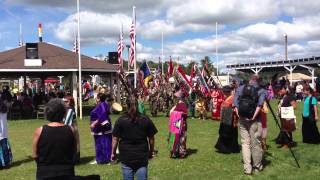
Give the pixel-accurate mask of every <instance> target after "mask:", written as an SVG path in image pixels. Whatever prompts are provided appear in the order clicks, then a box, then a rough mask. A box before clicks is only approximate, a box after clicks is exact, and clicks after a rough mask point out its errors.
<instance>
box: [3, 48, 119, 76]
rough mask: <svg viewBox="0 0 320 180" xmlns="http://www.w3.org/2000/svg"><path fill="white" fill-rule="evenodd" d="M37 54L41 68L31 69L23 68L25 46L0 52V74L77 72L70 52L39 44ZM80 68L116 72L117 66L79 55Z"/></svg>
mask: <svg viewBox="0 0 320 180" xmlns="http://www.w3.org/2000/svg"><path fill="white" fill-rule="evenodd" d="M38 53H39V59H42V66H34V67H31V66H24V60H25V58H26V47H25V46H22V47H18V48H15V49H12V50H8V51H4V52H0V72H1V71H2V72H22V71H23V72H38V71H52V72H56V71H78V55H77V54H76V53H74V52H72V51H69V50H66V49H64V48H61V47H58V46H55V45H52V44H48V43H45V42H39V43H38ZM81 68H82V71H87V72H88V71H90V72H116V71H117V68H118V66H117V65H113V64H109V63H106V62H103V61H99V60H96V59H94V58H91V57H88V56H85V55H81Z"/></svg>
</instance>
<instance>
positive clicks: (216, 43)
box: [216, 22, 219, 76]
mask: <svg viewBox="0 0 320 180" xmlns="http://www.w3.org/2000/svg"><path fill="white" fill-rule="evenodd" d="M216 59H217V76H219V58H218V22H216Z"/></svg>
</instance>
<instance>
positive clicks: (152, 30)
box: [141, 20, 183, 39]
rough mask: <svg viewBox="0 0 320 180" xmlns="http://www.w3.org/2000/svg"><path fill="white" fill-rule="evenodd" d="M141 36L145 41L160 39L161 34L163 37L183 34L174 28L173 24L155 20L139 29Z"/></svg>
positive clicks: (177, 28) (181, 30)
mask: <svg viewBox="0 0 320 180" xmlns="http://www.w3.org/2000/svg"><path fill="white" fill-rule="evenodd" d="M141 31H143V32H142V33H141V34H142V36H143V37H144V38H146V39H161V34H162V32H163V35H164V36H173V35H176V34H181V33H183V29H182V28H181V27H175V25H174V24H173V22H170V21H164V20H155V21H152V22H149V23H146V24H143V25H142V27H141Z"/></svg>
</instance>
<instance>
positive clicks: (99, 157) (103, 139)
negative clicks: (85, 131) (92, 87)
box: [90, 93, 112, 164]
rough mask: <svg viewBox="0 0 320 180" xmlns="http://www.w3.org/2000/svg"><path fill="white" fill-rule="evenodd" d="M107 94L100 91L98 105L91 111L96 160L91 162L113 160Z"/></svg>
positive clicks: (97, 99) (103, 162) (99, 162)
mask: <svg viewBox="0 0 320 180" xmlns="http://www.w3.org/2000/svg"><path fill="white" fill-rule="evenodd" d="M106 98H107V96H106V95H105V94H103V93H99V94H98V95H97V98H96V102H97V105H96V107H95V108H94V109H93V110H92V111H91V112H90V128H91V133H92V135H93V137H94V142H95V150H96V161H93V162H91V164H105V163H109V162H110V161H111V146H112V124H111V119H110V117H109V114H110V105H109V104H108V103H106Z"/></svg>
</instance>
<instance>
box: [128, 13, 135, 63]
mask: <svg viewBox="0 0 320 180" xmlns="http://www.w3.org/2000/svg"><path fill="white" fill-rule="evenodd" d="M134 10H135V7H134V8H133V12H132V16H133V17H132V24H131V27H130V33H129V34H130V40H131V44H130V61H129V65H130V67H131V68H133V66H134V63H135V61H136V56H135V55H136V26H135V23H136V15H135V11H134Z"/></svg>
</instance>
